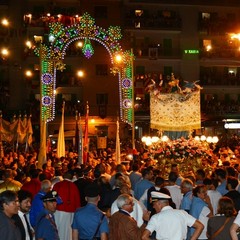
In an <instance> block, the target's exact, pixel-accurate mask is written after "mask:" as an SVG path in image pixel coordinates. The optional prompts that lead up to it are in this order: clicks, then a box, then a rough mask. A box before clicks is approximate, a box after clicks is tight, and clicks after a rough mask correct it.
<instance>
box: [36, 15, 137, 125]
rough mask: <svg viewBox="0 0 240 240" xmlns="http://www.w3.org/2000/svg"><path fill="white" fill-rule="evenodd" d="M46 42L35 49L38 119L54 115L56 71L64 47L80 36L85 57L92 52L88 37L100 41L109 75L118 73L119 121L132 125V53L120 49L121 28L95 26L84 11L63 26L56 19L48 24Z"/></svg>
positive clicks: (61, 67)
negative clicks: (38, 74) (38, 80)
mask: <svg viewBox="0 0 240 240" xmlns="http://www.w3.org/2000/svg"><path fill="white" fill-rule="evenodd" d="M49 28H50V31H49V36H48V37H49V43H48V44H44V43H41V45H40V47H38V48H36V49H35V53H36V54H37V55H38V56H39V57H40V62H41V119H42V120H45V121H47V122H49V121H52V120H53V119H54V118H55V93H54V92H55V91H54V90H55V87H56V70H60V71H63V70H64V69H65V64H64V63H63V59H64V57H65V55H66V49H67V48H68V46H69V45H70V44H71V43H72V42H74V41H76V40H78V39H84V45H83V48H82V51H83V54H84V55H85V57H86V58H90V57H91V56H92V55H93V54H94V49H93V47H92V45H91V40H94V41H97V42H99V43H100V44H102V45H103V46H104V47H105V48H106V50H107V51H108V53H109V56H110V59H111V63H112V68H111V72H112V73H113V74H118V76H119V96H120V99H119V102H120V118H121V120H122V121H124V122H126V123H129V124H132V119H133V107H132V104H133V69H132V66H133V58H134V57H133V54H132V53H131V51H125V52H123V51H122V49H121V46H120V44H119V42H118V40H119V39H121V37H122V36H121V29H120V27H118V26H110V27H109V28H108V30H105V29H103V28H101V27H99V26H96V25H95V20H94V19H93V18H92V17H91V16H90V15H89V14H88V13H85V14H84V15H83V16H82V18H81V20H80V21H79V23H76V24H73V25H70V26H64V25H63V24H62V23H60V22H54V23H50V24H49ZM117 55H121V56H122V63H121V64H119V63H117V60H116V56H117Z"/></svg>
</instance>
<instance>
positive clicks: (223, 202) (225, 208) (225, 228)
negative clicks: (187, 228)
mask: <svg viewBox="0 0 240 240" xmlns="http://www.w3.org/2000/svg"><path fill="white" fill-rule="evenodd" d="M236 213H237V212H236V210H235V207H234V203H233V201H232V199H231V198H229V197H221V198H220V199H219V202H218V208H217V214H216V215H215V216H213V217H210V218H209V220H208V225H207V236H208V239H211V240H231V236H230V228H231V225H232V224H233V221H234V219H235V216H236Z"/></svg>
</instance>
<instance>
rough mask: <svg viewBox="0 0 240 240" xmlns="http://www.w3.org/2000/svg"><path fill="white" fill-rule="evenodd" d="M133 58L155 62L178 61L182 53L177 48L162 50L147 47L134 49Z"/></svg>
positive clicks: (160, 48)
mask: <svg viewBox="0 0 240 240" xmlns="http://www.w3.org/2000/svg"><path fill="white" fill-rule="evenodd" d="M134 56H136V58H139V59H140V58H142V59H149V60H157V59H180V58H182V52H181V50H180V49H179V48H162V47H148V48H137V47H136V48H134Z"/></svg>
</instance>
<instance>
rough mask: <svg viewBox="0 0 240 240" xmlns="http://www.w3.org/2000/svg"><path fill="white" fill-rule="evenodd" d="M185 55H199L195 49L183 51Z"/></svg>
mask: <svg viewBox="0 0 240 240" xmlns="http://www.w3.org/2000/svg"><path fill="white" fill-rule="evenodd" d="M184 53H185V54H199V50H197V49H186V50H184Z"/></svg>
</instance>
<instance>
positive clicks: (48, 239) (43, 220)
mask: <svg viewBox="0 0 240 240" xmlns="http://www.w3.org/2000/svg"><path fill="white" fill-rule="evenodd" d="M35 235H36V239H39V238H42V239H44V240H60V238H59V235H58V230H57V226H56V223H55V219H54V216H53V214H51V213H49V212H48V211H47V210H46V209H43V210H42V211H41V212H40V213H39V215H38V217H37V220H36V226H35Z"/></svg>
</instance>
